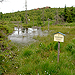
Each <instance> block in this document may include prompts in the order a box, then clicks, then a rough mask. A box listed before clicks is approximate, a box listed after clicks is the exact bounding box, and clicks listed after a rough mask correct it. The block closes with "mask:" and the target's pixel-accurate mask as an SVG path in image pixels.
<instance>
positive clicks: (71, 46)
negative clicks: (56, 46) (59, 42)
mask: <svg viewBox="0 0 75 75" xmlns="http://www.w3.org/2000/svg"><path fill="white" fill-rule="evenodd" d="M72 48H73V44H72V43H70V44H68V45H67V46H66V50H67V51H72Z"/></svg>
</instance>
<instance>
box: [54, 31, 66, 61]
mask: <svg viewBox="0 0 75 75" xmlns="http://www.w3.org/2000/svg"><path fill="white" fill-rule="evenodd" d="M64 36H65V34H63V33H61V32H57V33H54V41H58V57H57V62H59V55H60V42H64Z"/></svg>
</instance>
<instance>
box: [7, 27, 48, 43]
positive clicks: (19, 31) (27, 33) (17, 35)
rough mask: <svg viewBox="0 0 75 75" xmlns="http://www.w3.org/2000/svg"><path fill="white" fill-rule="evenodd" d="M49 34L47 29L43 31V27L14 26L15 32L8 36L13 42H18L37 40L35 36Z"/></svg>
mask: <svg viewBox="0 0 75 75" xmlns="http://www.w3.org/2000/svg"><path fill="white" fill-rule="evenodd" d="M38 35H39V36H41V37H42V36H47V35H48V32H47V31H42V30H41V28H17V27H14V32H13V33H12V34H11V35H9V36H8V38H9V39H10V40H11V41H12V42H16V43H32V42H36V40H35V39H33V37H34V36H38Z"/></svg>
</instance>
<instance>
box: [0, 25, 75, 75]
mask: <svg viewBox="0 0 75 75" xmlns="http://www.w3.org/2000/svg"><path fill="white" fill-rule="evenodd" d="M47 29H48V27H47V26H44V27H42V30H47ZM59 31H60V32H62V33H64V34H65V35H66V36H65V39H64V42H63V43H60V60H59V63H58V62H57V54H58V53H57V51H58V42H54V35H53V33H56V32H59ZM33 38H34V39H36V40H37V41H36V42H35V43H32V44H30V45H22V44H21V43H20V44H18V43H12V42H10V40H9V41H8V42H10V43H9V46H11V48H10V50H9V49H7V50H4V51H2V50H0V64H1V66H0V68H1V69H0V74H2V73H3V74H4V75H74V74H75V26H68V24H67V26H66V25H63V26H60V25H56V26H53V25H50V26H49V34H48V35H47V36H42V37H41V36H37V37H36V36H34V37H33Z"/></svg>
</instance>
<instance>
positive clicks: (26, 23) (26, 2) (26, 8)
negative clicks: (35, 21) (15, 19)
mask: <svg viewBox="0 0 75 75" xmlns="http://www.w3.org/2000/svg"><path fill="white" fill-rule="evenodd" d="M25 11H26V13H25V17H26V24H27V23H28V22H27V0H25Z"/></svg>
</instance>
